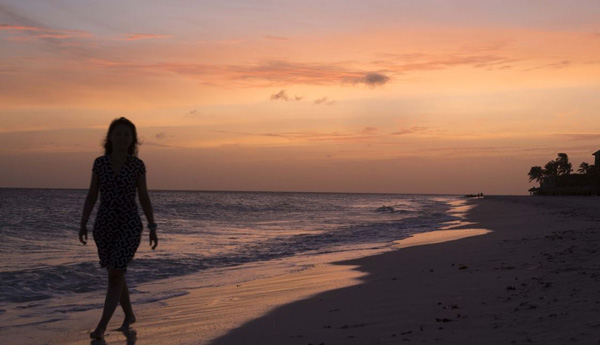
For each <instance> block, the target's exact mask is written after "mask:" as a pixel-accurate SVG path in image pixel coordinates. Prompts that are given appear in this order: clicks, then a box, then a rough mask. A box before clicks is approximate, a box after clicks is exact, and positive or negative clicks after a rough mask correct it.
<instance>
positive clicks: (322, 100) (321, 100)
mask: <svg viewBox="0 0 600 345" xmlns="http://www.w3.org/2000/svg"><path fill="white" fill-rule="evenodd" d="M314 103H315V104H317V105H321V104H323V105H334V104H335V101H333V100H330V99H329V98H327V97H322V98H319V99H317V100H315V101H314Z"/></svg>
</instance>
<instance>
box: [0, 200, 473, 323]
mask: <svg viewBox="0 0 600 345" xmlns="http://www.w3.org/2000/svg"><path fill="white" fill-rule="evenodd" d="M85 197H86V191H85V190H58V189H0V320H2V321H3V322H2V323H3V324H4V326H3V325H0V329H2V328H5V327H9V326H15V325H17V326H18V325H26V324H27V323H28V320H27V319H28V317H29V316H31V318H32V319H31V321H33V320H34V319H35V320H36V322H39V315H40V314H43V315H46V314H48V312H49V310H48V309H56V305H61V301H62V300H64V301H67V300H70V299H69V298H71V300H72V298H73V297H81V300H83V301H84V302H81V303H79V302H78V303H77V304H76V305H71V307H72V308H71V309H69V308H67V309H65V310H64V311H63V314H65V313H67V311H70V310H73V311H79V310H86V309H92V308H101V301H102V299H101V298H102V297H103V295H104V291H105V289H106V287H105V282H104V280H103V279H105V275H106V273H105V271H104V270H103V269H101V268H100V267H99V263H98V258H97V254H96V248H95V245H94V242H93V236H92V228H93V222H94V217H95V211H94V213H92V215H91V217H90V222H89V224H88V231H89V241H88V244H87V245H86V246H83V245H81V243H79V240H78V231H79V222H80V219H81V212H82V208H83V203H84V200H85ZM150 197H151V200H152V203H153V207H154V216H155V219H156V223H157V224H158V234H159V238H160V239H159V244H158V248H157V249H156V250H155V251H152V250H150V249H149V246H148V238H147V230H145V232H144V234H143V238H142V243H141V245H140V249H139V250H138V253H137V254H136V257H135V259H134V261H133V262H132V264H131V265H130V266H129V268H128V273H127V279H128V284H129V286H130V289H132V291H133V292H139V291H136V290H135V288H136V285H139V284H143V283H147V282H154V281H161V280H168V279H175V278H177V279H178V281H185V276H186V275H191V274H195V275H196V276H197V275H198V274H201V275H202V277H203V279H201V280H200V281H201V283H199V284H200V285H196V287H202V286H215V285H217V286H218V285H219V284H226V283H236V282H239V281H242V280H252V279H256V278H259V277H264V276H269V275H273V274H281V273H285V272H287V271H295V270H299V269H302V268H303V267H305V266H306V265H310V264H311V263H314V262H328V261H335V260H340V259H350V258H357V257H361V256H366V255H371V254H376V253H380V252H384V251H387V250H391V249H392V246H393V242H394V241H397V240H400V239H403V238H407V237H409V236H411V235H412V234H416V233H421V232H427V231H435V230H438V229H439V228H440V224H442V223H445V222H452V221H456V220H457V215H456V214H455V213H453V211H455V210H456V209H457V207H458V206H460V205H461V203H462V202H463V201H462V198H461V197H458V196H447V195H402V194H341V193H283V192H281V193H276V192H210V191H205V192H202V191H151V192H150ZM96 209H97V206H96ZM139 210H140V211H139V212H140V215H141V216H142V219H143V220H144V223H145V224H146V221H145V218H144V217H143V213H142V211H141V208H139ZM157 286H160V284H159V285H157ZM165 286H168V284H165ZM169 290H170V291H151V292H149V293H147V294H146V295H144V294H141V295H142V296H141V297H139V296H140V293H134V294H133V296H134V303H149V302H153V301H156V300H157V299H161V298H170V297H173V296H177V295H179V294H181V293H185V289H184V288H182V291H172V289H169ZM87 296H97V297H98V298H96V299H89V298H87ZM84 297H85V298H84ZM136 298H137V299H136ZM85 301H90V302H89V303H86V302H85ZM65 303H66V302H65ZM22 310H27V312H26V313H25V312H19V313H11V311H15V312H16V311H22ZM36 310H37V311H38V312H37V313H36V312H35V311H36ZM55 311H56V310H55ZM59 311H60V310H59ZM9 314H10V315H19V320H18V321H15V320H11V321H10V322H8V320H3V315H4V316H5V318H6V316H7V315H9ZM50 314H52V313H50ZM36 315H37V316H36ZM58 319H60V318H56V320H58ZM52 320H55V319H53V318H50V319H48V320H47V321H48V322H52Z"/></svg>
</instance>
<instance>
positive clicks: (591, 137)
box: [552, 133, 600, 141]
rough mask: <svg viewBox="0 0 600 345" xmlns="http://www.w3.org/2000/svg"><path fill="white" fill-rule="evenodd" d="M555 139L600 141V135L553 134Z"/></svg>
mask: <svg viewBox="0 0 600 345" xmlns="http://www.w3.org/2000/svg"><path fill="white" fill-rule="evenodd" d="M552 136H553V137H557V138H563V139H568V140H573V141H578V140H599V139H600V133H562V134H553V135H552Z"/></svg>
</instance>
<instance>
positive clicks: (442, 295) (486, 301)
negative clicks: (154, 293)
mask: <svg viewBox="0 0 600 345" xmlns="http://www.w3.org/2000/svg"><path fill="white" fill-rule="evenodd" d="M472 203H474V204H477V207H475V208H474V209H473V210H471V211H470V212H469V215H468V220H469V221H471V222H474V223H476V224H470V225H466V227H467V228H469V229H472V228H479V229H482V228H483V229H490V230H492V232H490V233H487V234H485V235H483V236H474V237H468V238H462V237H465V236H472V235H477V234H483V233H485V231H481V230H469V231H463V230H464V229H462V230H461V229H458V230H457V229H451V230H442V231H439V232H437V234H436V233H431V234H423V235H421V236H415V237H413V238H411V239H408V240H405V241H401V242H399V244H398V247H399V248H400V249H398V250H396V251H393V252H389V253H385V254H381V255H376V256H371V257H366V258H362V259H358V260H352V261H347V262H342V263H338V264H336V265H315V267H314V268H312V269H309V270H305V271H302V272H298V273H293V274H286V275H282V276H277V277H272V278H267V279H259V280H255V281H251V282H248V283H244V284H240V285H230V286H224V287H220V288H202V289H196V290H193V291H192V292H191V293H190V294H188V295H186V296H181V297H176V298H172V299H169V300H166V301H161V302H157V303H154V304H148V305H144V306H143V307H142V308H140V309H137V316H138V323H136V324H135V325H134V330H135V332H131V333H130V334H128V336H125V335H123V334H121V333H119V332H114V331H109V332H108V334H107V337H106V342H105V344H137V345H144V344H210V345H222V344H228V345H230V344H248V345H252V344H260V345H269V344H273V345H287V344H289V345H296V344H298V345H308V344H313V345H320V344H325V345H333V344H344V345H347V344H360V345H368V344H405V343H407V344H408V343H419V344H423V343H424V344H530V343H537V344H600V317H599V313H598V312H599V311H600V260H598V259H599V252H598V251H600V248H598V244H600V230H599V229H598V225H599V224H600V223H599V220H600V213H599V212H598V210H599V206H600V198H594V197H591V198H583V197H488V198H485V199H478V200H473V201H472ZM458 238H462V239H458ZM441 240H443V241H446V242H441V243H440V241H441ZM436 242H438V243H436ZM425 244H427V245H425ZM409 245H410V246H409ZM181 279H188V280H189V279H195V278H194V276H188V277H183V278H181ZM169 283H170V284H173V286H176V285H177V280H171V281H170V282H169ZM134 307H135V306H134ZM99 313H100V311H99V310H93V311H85V312H78V313H73V314H72V317H71V318H70V319H69V320H63V321H57V322H52V323H45V324H41V325H39V326H35V325H33V326H30V327H28V329H10V328H4V327H3V328H2V333H3V334H0V339H2V343H15V344H90V340H89V339H87V334H86V333H87V332H88V331H89V329H91V328H93V326H94V325H95V322H96V321H97V320H96V318H97V317H98V316H99ZM120 318H121V316H120V313H119V312H118V313H117V314H116V315H115V317H114V320H113V322H112V323H111V325H110V326H114V327H118V324H119V323H120V321H121V320H120ZM9 332H10V334H9ZM17 340H18V341H17ZM92 344H104V342H92Z"/></svg>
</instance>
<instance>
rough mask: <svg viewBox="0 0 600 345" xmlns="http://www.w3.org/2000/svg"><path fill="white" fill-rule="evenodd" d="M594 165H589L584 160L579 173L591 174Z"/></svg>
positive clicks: (578, 170)
mask: <svg viewBox="0 0 600 345" xmlns="http://www.w3.org/2000/svg"><path fill="white" fill-rule="evenodd" d="M592 169H593V168H592V166H591V165H589V164H588V163H586V162H583V163H581V164H579V169H577V172H578V173H582V174H586V175H587V174H590V173H591V172H592Z"/></svg>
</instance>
